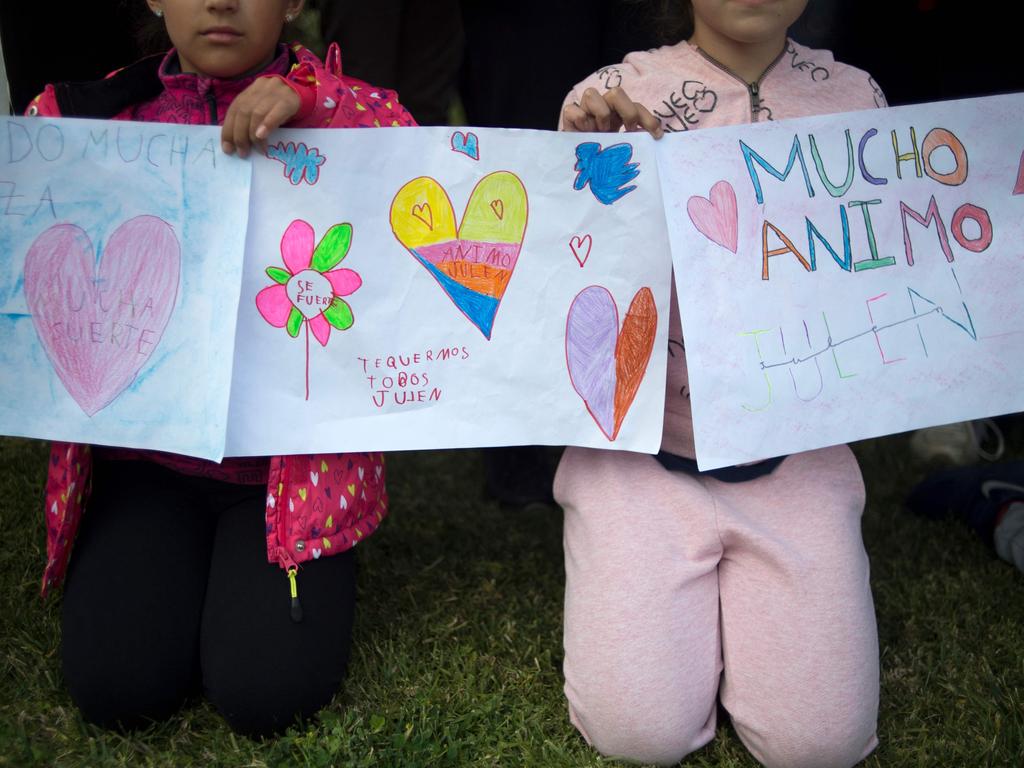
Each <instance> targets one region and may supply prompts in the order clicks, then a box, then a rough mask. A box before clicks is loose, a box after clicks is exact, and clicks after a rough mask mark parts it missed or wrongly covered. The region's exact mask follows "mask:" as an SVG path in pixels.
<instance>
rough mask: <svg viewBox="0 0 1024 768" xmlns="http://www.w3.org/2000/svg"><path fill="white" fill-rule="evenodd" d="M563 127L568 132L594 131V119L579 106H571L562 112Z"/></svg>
mask: <svg viewBox="0 0 1024 768" xmlns="http://www.w3.org/2000/svg"><path fill="white" fill-rule="evenodd" d="M562 127H563V128H564V129H565V130H568V131H583V132H588V131H594V130H596V129H597V125H596V123H594V118H593V117H592V116H591V115H588V114H587V113H586V112H584V111H583V108H582V107H580V105H579V104H569V105H568V106H567V107H566V108H565V109H564V110H562Z"/></svg>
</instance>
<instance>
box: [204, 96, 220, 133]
mask: <svg viewBox="0 0 1024 768" xmlns="http://www.w3.org/2000/svg"><path fill="white" fill-rule="evenodd" d="M206 106H207V109H209V118H210V125H217V123H218V122H219V116H218V115H217V94H216V93H214V92H213V88H212V87H208V88H207V89H206Z"/></svg>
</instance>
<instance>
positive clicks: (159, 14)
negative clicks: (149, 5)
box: [153, 8, 164, 19]
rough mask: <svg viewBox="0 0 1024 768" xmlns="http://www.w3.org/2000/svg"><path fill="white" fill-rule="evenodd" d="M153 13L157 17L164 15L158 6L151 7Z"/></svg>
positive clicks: (160, 17)
mask: <svg viewBox="0 0 1024 768" xmlns="http://www.w3.org/2000/svg"><path fill="white" fill-rule="evenodd" d="M153 15H154V16H156V17H157V18H158V19H162V18H163V17H164V12H163V11H161V10H160V9H159V8H155V9H153Z"/></svg>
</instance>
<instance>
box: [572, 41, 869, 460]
mask: <svg viewBox="0 0 1024 768" xmlns="http://www.w3.org/2000/svg"><path fill="white" fill-rule="evenodd" d="M587 88H596V89H597V91H598V92H600V93H604V92H606V91H609V90H611V89H612V88H621V89H622V90H623V91H625V92H626V94H627V95H628V96H629V98H630V99H632V100H633V101H635V102H638V103H640V104H643V105H644V106H645V107H647V109H649V110H650V111H651V113H652V114H654V116H655V117H657V118H658V119H659V120H660V121H661V125H662V127H663V128H664V129H665V130H666V131H691V130H694V129H698V128H716V127H721V126H726V125H739V124H742V123H756V122H758V121H761V120H782V119H785V118H791V117H809V116H811V115H825V114H830V113H835V112H852V111H856V110H861V109H874V108H875V107H885V106H887V104H886V101H885V96H884V95H883V93H882V91H881V89H880V88H879V87H878V85H877V84H876V83H875V81H874V80H873V79H872V78H871V76H870V75H868V73H867V72H864V71H863V70H860V69H857V68H855V67H851V66H847V65H846V64H840V63H839V62H837V61H836V60H835V59H834V58H833V57H832V54H831V53H829V52H828V51H822V50H812V49H810V48H805V47H804V46H802V45H800V44H799V43H796V42H794V41H792V40H787V41H786V47H785V49H784V50H783V52H782V53H781V54H780V55H779V57H778V58H777V59H776V60H775V61H774V62H772V64H771V65H769V67H768V68H767V69H766V70H765V72H764V74H763V75H762V76H761V78H760V79H759V80H758V81H757V82H756V83H751V84H748V83H747V82H746V81H745V80H743V79H742V78H741V77H739V76H738V75H736V74H735V73H733V72H731V71H730V70H728V69H727V68H726V67H724V66H723V65H721V64H719V63H718V62H717V61H715V60H714V59H712V58H711V57H710V56H708V55H707V54H705V53H704V52H703V51H701V50H700V49H699V48H697V47H696V46H693V45H690V43H688V42H686V41H685V40H684V41H683V42H681V43H677V44H676V45H670V46H664V47H662V48H656V49H654V50H650V51H637V52H635V53H631V54H629V55H628V56H626V58H625V60H623V62H622V63H621V64H613V65H611V66H607V67H604V68H603V69H600V70H598V71H597V72H595V73H594V74H592V75H591V76H590V77H588V78H587V79H585V80H583V81H582V82H581V83H579V84H577V85H576V86H575V87H574V88H573V90H572V91H571V92H570V93H569V95H568V96H567V97H566V99H565V104H564V105H563V110H564V106H567V105H569V104H574V103H579V101H580V99H581V97H582V96H583V92H584V91H585V90H586V89H587ZM662 435H663V436H662V444H661V448H662V450H664V451H667V452H668V453H673V454H675V455H677V456H683V457H686V458H691V459H692V458H694V456H695V450H694V445H693V417H692V415H691V412H690V395H689V384H688V378H687V374H686V359H685V357H684V355H683V332H682V325H681V323H680V321H679V304H678V300H677V297H676V291H675V287H674V286H673V289H672V307H671V312H670V316H669V365H668V377H667V383H666V392H665V423H664V431H663V433H662Z"/></svg>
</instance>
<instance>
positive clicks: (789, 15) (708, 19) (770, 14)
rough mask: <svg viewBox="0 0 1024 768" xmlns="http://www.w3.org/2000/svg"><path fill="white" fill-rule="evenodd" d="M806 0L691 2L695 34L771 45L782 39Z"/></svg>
mask: <svg viewBox="0 0 1024 768" xmlns="http://www.w3.org/2000/svg"><path fill="white" fill-rule="evenodd" d="M807 2H808V0H692V3H693V21H694V28H695V30H699V29H700V28H701V27H702V26H703V27H706V28H708V29H709V30H711V31H713V32H714V33H715V34H716V35H719V36H721V37H724V38H727V39H729V40H731V41H733V42H736V43H755V44H757V43H774V42H776V41H781V40H783V39H785V37H786V30H788V29H789V28H790V26H792V24H793V22H795V21H796V20H797V19H798V18H800V14H801V13H803V12H804V8H806V7H807Z"/></svg>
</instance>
